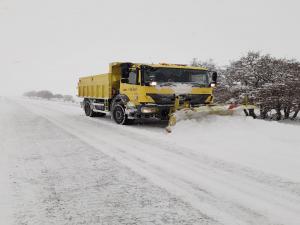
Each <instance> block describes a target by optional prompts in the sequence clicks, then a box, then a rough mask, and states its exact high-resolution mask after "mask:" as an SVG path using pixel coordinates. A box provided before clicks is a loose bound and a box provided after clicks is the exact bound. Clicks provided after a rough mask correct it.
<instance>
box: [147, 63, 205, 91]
mask: <svg viewBox="0 0 300 225" xmlns="http://www.w3.org/2000/svg"><path fill="white" fill-rule="evenodd" d="M143 75H144V83H145V84H146V83H149V82H151V81H156V82H157V83H158V84H168V83H174V82H176V83H193V84H195V85H200V86H207V85H208V72H207V70H195V69H180V68H155V67H150V68H147V69H144V71H143Z"/></svg>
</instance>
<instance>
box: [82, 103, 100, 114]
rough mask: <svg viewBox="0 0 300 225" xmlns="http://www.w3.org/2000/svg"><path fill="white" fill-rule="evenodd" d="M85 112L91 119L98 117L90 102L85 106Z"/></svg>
mask: <svg viewBox="0 0 300 225" xmlns="http://www.w3.org/2000/svg"><path fill="white" fill-rule="evenodd" d="M84 112H85V115H86V116H89V117H95V116H96V115H97V113H96V112H94V111H93V110H92V109H91V104H90V103H89V102H86V103H85V104H84Z"/></svg>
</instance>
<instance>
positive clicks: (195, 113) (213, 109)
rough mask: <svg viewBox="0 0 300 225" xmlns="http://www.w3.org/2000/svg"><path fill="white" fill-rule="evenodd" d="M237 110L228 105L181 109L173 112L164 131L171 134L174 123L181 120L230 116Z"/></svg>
mask: <svg viewBox="0 0 300 225" xmlns="http://www.w3.org/2000/svg"><path fill="white" fill-rule="evenodd" d="M238 108H239V107H232V106H228V105H226V106H220V105H208V106H200V107H197V108H183V109H180V110H177V111H175V112H173V113H172V114H171V115H170V116H169V123H168V126H167V127H166V131H167V132H169V133H171V132H172V128H173V127H174V126H175V125H176V123H177V122H179V121H182V120H192V119H201V118H204V117H206V116H208V115H220V116H231V115H233V114H234V112H235V111H236V110H237V109H238Z"/></svg>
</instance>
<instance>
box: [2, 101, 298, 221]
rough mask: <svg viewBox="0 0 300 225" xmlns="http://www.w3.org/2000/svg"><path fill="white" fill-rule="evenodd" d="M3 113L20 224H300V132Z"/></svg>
mask: <svg viewBox="0 0 300 225" xmlns="http://www.w3.org/2000/svg"><path fill="white" fill-rule="evenodd" d="M0 107H1V111H0V126H1V128H0V137H1V143H0V148H1V153H0V154H2V156H1V157H2V159H5V162H6V164H5V165H6V166H5V168H7V167H9V169H8V170H4V171H8V172H9V179H10V187H11V188H10V189H11V190H10V192H8V193H11V194H9V196H10V197H7V199H8V198H10V199H11V201H6V202H13V203H14V204H13V205H12V210H13V212H14V221H15V223H16V224H228V225H234V224H237V225H243V224H256V225H257V224H260V225H264V224H287V225H293V224H295V225H296V224H297V225H299V224H300V135H299V134H300V132H299V131H300V126H295V125H287V124H281V123H277V122H265V121H259V120H252V119H249V118H244V117H239V116H237V117H233V118H230V117H229V118H228V117H209V118H205V119H203V120H202V121H197V122H196V121H183V122H180V123H178V125H177V126H176V128H175V129H174V132H173V133H172V134H167V133H165V132H164V129H163V125H157V124H154V125H151V124H147V125H133V126H119V125H116V124H114V123H113V122H112V121H111V120H110V119H109V118H88V117H85V116H84V114H83V112H82V110H81V109H80V108H79V107H78V106H77V105H68V104H64V103H59V102H51V101H40V100H29V99H5V98H2V99H0ZM3 165H4V164H3ZM2 177H3V179H2V180H3V181H2V183H5V174H3V176H2ZM4 186H5V185H3V187H4ZM2 205H3V204H2ZM0 206H1V205H0Z"/></svg>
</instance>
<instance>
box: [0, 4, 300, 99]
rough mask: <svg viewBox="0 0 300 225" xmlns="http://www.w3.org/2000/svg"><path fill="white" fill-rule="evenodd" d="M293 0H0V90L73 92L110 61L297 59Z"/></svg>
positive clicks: (299, 49) (296, 6)
mask: <svg viewBox="0 0 300 225" xmlns="http://www.w3.org/2000/svg"><path fill="white" fill-rule="evenodd" d="M298 2H299V1H297V0H294V1H293V0H285V1H283V0H282V1H279V0H265V1H264V0H251V1H250V0H249V1H242V0H228V1H225V0H224V1H221V0H219V1H217V0H210V1H201V0H198V1H197V0H184V1H183V0H182V1H179V0H165V1H163V0H160V1H158V0H151V1H150V0H149V1H145V0H126V1H124V0H119V1H117V0H110V1H103V0H51V1H50V0H26V1H25V0H0V29H1V33H0V78H1V81H0V95H13V94H22V92H24V91H27V90H32V89H33V90H40V89H49V90H51V91H53V92H59V93H63V94H76V82H77V79H78V77H79V76H82V75H88V74H95V73H101V72H107V70H108V68H107V67H108V63H109V62H112V61H137V62H147V63H151V62H171V63H189V62H190V61H191V59H192V58H193V57H197V58H199V59H201V60H205V59H209V58H212V59H214V60H215V62H217V63H218V64H220V65H225V64H228V63H229V61H230V60H232V59H236V58H238V57H240V56H241V55H243V54H245V53H246V52H247V51H248V50H259V51H262V52H263V53H270V54H272V55H274V56H277V57H289V58H296V59H298V60H299V59H300V46H299V40H300V29H299V22H300V14H299V12H298V11H299V8H300V4H299V3H298Z"/></svg>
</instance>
